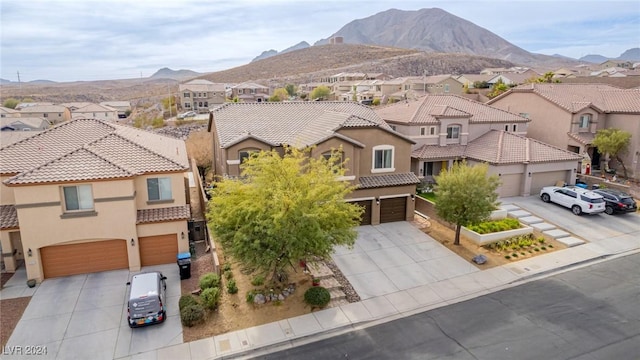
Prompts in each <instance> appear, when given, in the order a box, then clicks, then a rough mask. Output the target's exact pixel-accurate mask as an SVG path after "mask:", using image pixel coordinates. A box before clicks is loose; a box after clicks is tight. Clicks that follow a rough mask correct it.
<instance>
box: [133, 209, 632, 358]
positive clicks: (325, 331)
mask: <svg viewBox="0 0 640 360" xmlns="http://www.w3.org/2000/svg"><path fill="white" fill-rule="evenodd" d="M507 205H511V206H510V207H507V208H508V209H510V210H509V212H510V213H511V212H516V211H526V210H523V208H520V206H519V205H514V204H513V203H509V204H507ZM505 206H506V205H505ZM517 214H518V215H526V214H523V213H517ZM554 228H555V227H554ZM558 230H561V229H558ZM359 233H360V235H359V238H358V240H357V242H356V245H355V247H354V249H352V250H348V249H344V248H339V249H337V250H336V254H335V255H334V260H335V261H336V263H337V264H338V265H339V267H340V268H341V270H342V271H343V273H344V274H345V276H347V278H348V279H349V280H350V282H351V283H352V285H353V286H354V288H355V289H356V290H357V292H358V293H359V294H360V296H361V297H362V299H363V300H362V301H360V302H357V303H350V304H347V305H342V306H339V307H335V308H329V309H325V310H321V311H315V312H312V313H309V314H305V315H301V316H298V317H294V318H290V319H286V320H281V321H277V322H273V323H269V324H265V325H260V326H255V327H251V328H247V329H243V330H237V331H233V332H230V333H226V334H222V335H217V336H214V337H211V338H206V339H201V340H198V341H194V342H190V343H184V344H179V345H175V346H169V347H165V348H162V349H158V350H154V351H151V352H148V353H142V354H138V355H136V356H132V357H128V358H127V359H158V360H160V359H218V358H251V357H255V356H259V355H261V354H266V353H269V352H272V351H275V350H281V349H284V348H288V347H295V346H297V345H300V344H303V343H307V342H312V341H316V340H319V339H321V338H325V337H330V336H335V335H338V334H341V333H346V332H348V331H351V330H354V329H358V328H363V327H367V326H372V325H375V324H379V323H382V322H387V321H392V320H394V319H398V318H401V317H405V316H409V315H412V314H416V313H420V312H424V311H427V310H431V309H434V308H438V307H441V306H446V305H450V304H453V303H457V302H460V301H464V300H468V299H471V298H475V297H478V296H481V295H484V294H487V293H490V292H495V291H499V290H502V289H505V288H508V287H512V286H516V285H519V284H521V283H523V282H525V281H530V280H533V279H536V278H538V277H541V276H545V275H549V274H551V273H557V272H559V271H562V270H566V269H568V268H569V267H577V266H579V265H585V264H587V263H590V262H593V261H597V260H601V259H605V258H607V257H611V256H614V255H621V254H624V253H629V252H635V251H637V250H638V249H640V239H631V243H629V242H625V243H624V244H623V243H620V242H599V243H597V244H596V243H587V244H584V245H580V246H572V247H569V248H567V249H564V250H558V251H555V252H552V253H549V254H544V255H539V256H536V257H534V258H530V259H525V260H520V261H517V262H513V263H510V264H507V265H503V266H499V267H494V268H491V269H487V270H479V269H477V268H475V267H474V266H472V265H470V264H469V263H467V262H466V261H460V259H459V258H454V257H451V254H453V253H452V252H450V251H449V250H448V249H446V248H445V247H444V246H442V245H441V244H439V243H438V242H437V241H435V240H433V239H430V238H429V237H428V236H427V235H426V234H424V233H422V232H421V231H420V230H419V229H417V228H415V227H414V226H413V225H411V224H410V223H408V222H400V223H391V224H383V225H377V226H364V227H361V228H360V229H359ZM418 233H419V234H418ZM418 235H419V236H418ZM425 237H426V240H425ZM429 239H430V240H429ZM383 254H384V255H386V256H382V255H383ZM454 256H456V255H455V254H454ZM390 261H391V262H393V261H395V263H390ZM398 264H400V265H398Z"/></svg>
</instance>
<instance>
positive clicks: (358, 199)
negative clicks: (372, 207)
mask: <svg viewBox="0 0 640 360" xmlns="http://www.w3.org/2000/svg"><path fill="white" fill-rule="evenodd" d="M375 199H376V198H375V197H373V196H371V197H361V198H353V199H344V201H346V202H355V201H369V200H371V201H374V200H375Z"/></svg>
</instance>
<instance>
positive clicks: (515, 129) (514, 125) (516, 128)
mask: <svg viewBox="0 0 640 360" xmlns="http://www.w3.org/2000/svg"><path fill="white" fill-rule="evenodd" d="M511 129H512V130H511V131H513V132H516V131H518V124H513V126H512V127H511Z"/></svg>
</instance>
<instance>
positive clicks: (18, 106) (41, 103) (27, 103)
mask: <svg viewBox="0 0 640 360" xmlns="http://www.w3.org/2000/svg"><path fill="white" fill-rule="evenodd" d="M47 105H55V104H54V103H52V102H21V103H19V104H18V105H16V108H15V109H16V110H22V109H24V108H26V107H30V106H47Z"/></svg>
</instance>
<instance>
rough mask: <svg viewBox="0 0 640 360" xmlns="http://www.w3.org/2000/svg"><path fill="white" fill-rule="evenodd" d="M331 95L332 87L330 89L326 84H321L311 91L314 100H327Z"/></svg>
mask: <svg viewBox="0 0 640 360" xmlns="http://www.w3.org/2000/svg"><path fill="white" fill-rule="evenodd" d="M329 95H331V89H329V87H327V86H325V85H320V86H318V87H317V88H315V89H313V91H311V95H310V97H311V99H313V100H315V99H321V100H327V98H329Z"/></svg>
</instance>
